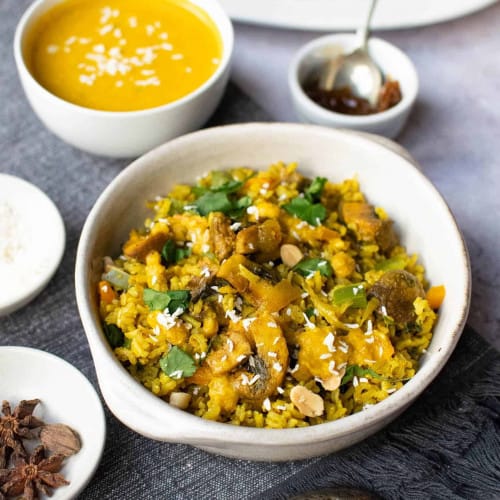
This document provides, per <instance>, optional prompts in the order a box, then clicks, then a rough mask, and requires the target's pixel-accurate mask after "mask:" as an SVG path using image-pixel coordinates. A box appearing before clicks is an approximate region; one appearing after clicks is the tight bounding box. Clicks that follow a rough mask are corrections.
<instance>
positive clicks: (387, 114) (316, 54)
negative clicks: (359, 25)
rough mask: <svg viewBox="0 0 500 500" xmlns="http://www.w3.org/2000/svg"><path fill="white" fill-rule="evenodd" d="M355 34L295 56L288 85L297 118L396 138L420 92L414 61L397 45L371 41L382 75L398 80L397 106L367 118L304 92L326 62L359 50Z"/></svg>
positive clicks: (319, 42) (319, 41) (320, 42)
mask: <svg viewBox="0 0 500 500" xmlns="http://www.w3.org/2000/svg"><path fill="white" fill-rule="evenodd" d="M357 40H358V39H357V37H356V35H352V34H336V35H327V36H323V37H321V38H316V39H314V40H312V41H311V42H309V43H308V44H306V45H304V46H303V47H302V48H301V49H300V50H299V51H298V52H297V53H296V54H295V55H294V57H293V59H292V61H291V63H290V66H289V70H288V86H289V89H290V92H291V96H292V102H293V106H294V109H295V113H296V115H297V117H298V118H299V119H300V120H301V121H303V122H306V123H315V124H318V125H326V126H328V127H334V128H349V129H352V130H361V131H365V132H370V133H372V134H380V135H383V136H386V137H396V136H397V135H398V134H399V132H400V131H401V129H402V128H403V126H404V124H405V123H406V121H407V119H408V116H409V114H410V111H411V109H412V107H413V104H414V102H415V99H416V97H417V93H418V75H417V72H416V70H415V66H414V65H413V63H412V62H411V60H410V59H409V58H408V56H406V55H405V54H404V53H403V52H402V51H401V50H399V49H398V48H397V47H395V46H394V45H392V44H390V43H388V42H386V41H384V40H381V39H379V38H370V40H369V43H368V51H369V53H370V55H371V56H372V57H373V59H374V61H375V62H376V63H377V65H378V66H379V67H380V69H381V71H382V73H383V74H384V75H386V76H390V77H391V78H392V79H393V80H398V81H399V83H400V86H401V93H402V99H401V101H400V102H399V103H398V104H397V105H396V106H394V107H392V108H390V109H388V110H386V111H383V112H381V113H375V114H373V115H366V116H353V115H346V114H342V113H336V112H333V111H330V110H328V109H325V108H323V107H321V106H320V105H319V104H316V103H315V102H314V101H312V100H311V99H310V98H309V97H308V96H307V95H306V94H305V92H304V90H303V89H302V85H303V84H304V82H305V81H306V80H307V78H308V77H309V75H310V74H311V72H314V71H315V70H317V69H318V67H320V66H321V64H322V63H324V61H325V60H326V59H329V58H333V57H336V56H338V55H340V54H346V53H349V52H351V51H352V50H354V49H355V48H356V47H357V45H356V44H357Z"/></svg>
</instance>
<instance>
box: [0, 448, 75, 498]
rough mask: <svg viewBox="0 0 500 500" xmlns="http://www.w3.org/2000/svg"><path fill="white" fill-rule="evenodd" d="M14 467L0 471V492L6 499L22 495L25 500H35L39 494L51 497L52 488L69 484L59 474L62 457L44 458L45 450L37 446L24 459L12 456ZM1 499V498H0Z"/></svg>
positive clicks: (19, 456)
mask: <svg viewBox="0 0 500 500" xmlns="http://www.w3.org/2000/svg"><path fill="white" fill-rule="evenodd" d="M12 460H13V463H14V467H13V468H11V469H0V492H1V493H2V494H3V495H5V496H6V497H17V496H19V495H23V498H24V499H25V500H35V499H37V498H39V494H40V493H44V494H45V495H47V496H51V495H52V488H58V487H59V486H64V485H66V484H69V482H68V481H66V479H64V477H63V476H62V475H61V474H59V471H60V470H61V467H62V466H63V461H64V455H60V454H57V455H51V456H50V457H48V458H45V449H44V447H43V446H42V445H40V446H38V447H37V448H36V449H35V451H34V452H33V453H32V454H31V456H30V457H29V458H28V459H26V458H25V457H23V456H21V455H17V454H14V457H13V459H12ZM0 498H1V497H0Z"/></svg>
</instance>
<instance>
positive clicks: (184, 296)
mask: <svg viewBox="0 0 500 500" xmlns="http://www.w3.org/2000/svg"><path fill="white" fill-rule="evenodd" d="M142 298H143V300H144V303H145V304H146V305H147V306H148V307H149V309H150V310H151V311H163V310H165V309H167V308H168V312H169V313H170V314H174V313H175V311H177V309H179V308H180V309H182V310H183V311H185V310H186V309H187V307H188V304H189V301H190V300H191V292H190V291H189V290H170V291H168V292H158V291H157V290H152V289H151V288H145V289H144V292H143V295H142Z"/></svg>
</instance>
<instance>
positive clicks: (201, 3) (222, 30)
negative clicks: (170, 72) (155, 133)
mask: <svg viewBox="0 0 500 500" xmlns="http://www.w3.org/2000/svg"><path fill="white" fill-rule="evenodd" d="M49 1H50V0H36V1H35V2H33V3H32V4H31V5H30V6H29V7H28V8H27V9H26V11H25V12H24V14H23V15H22V17H21V19H20V20H19V22H18V24H17V27H16V31H15V34H14V44H13V50H14V59H15V61H16V66H17V69H18V72H19V73H22V74H23V75H24V76H25V77H26V78H28V79H29V80H30V82H31V83H32V84H33V85H35V86H36V87H37V88H38V90H39V91H40V92H42V94H44V95H45V96H46V97H47V98H49V99H51V100H53V101H54V102H57V103H58V104H59V105H61V106H66V107H68V108H69V109H72V110H74V111H77V112H79V113H85V114H91V115H95V116H100V117H109V118H111V117H120V118H122V117H127V116H134V117H139V116H148V115H151V114H156V113H160V112H162V111H164V110H166V109H175V108H177V107H179V106H182V105H183V104H184V103H186V102H187V101H190V100H192V99H194V98H196V97H197V96H199V95H200V94H202V93H203V92H205V90H206V89H207V88H209V87H210V86H211V85H213V84H214V83H215V82H216V81H217V80H218V79H219V78H220V77H221V76H222V75H223V74H224V73H225V72H226V70H227V68H228V66H230V64H231V59H232V57H233V48H234V29H233V25H232V23H231V20H230V19H229V17H228V15H227V14H226V12H225V11H224V9H222V7H221V6H220V4H219V2H218V1H210V0H186V1H187V2H188V3H194V4H195V5H197V6H198V7H199V8H200V9H202V10H203V11H204V12H205V13H206V14H207V15H208V16H209V17H210V19H211V20H212V22H213V23H214V24H215V26H216V27H217V30H218V32H219V35H220V37H221V39H222V58H221V61H220V64H219V66H218V67H217V69H216V70H215V72H214V73H213V74H212V75H211V76H210V77H209V78H208V79H207V80H206V81H205V82H203V83H202V84H201V85H200V86H199V87H197V88H196V89H194V90H193V91H192V92H190V93H189V94H186V95H185V96H183V97H181V98H179V99H176V100H175V101H172V102H169V103H167V104H162V105H160V106H155V107H152V108H146V109H139V110H133V111H109V110H102V109H93V108H87V107H85V106H80V105H78V104H74V103H72V102H69V101H66V100H65V99H63V98H61V97H58V96H57V95H55V94H53V93H52V92H50V91H49V90H47V89H46V88H45V87H44V86H43V85H41V84H40V83H38V81H37V80H36V78H34V76H33V75H32V74H31V71H30V70H29V69H28V67H27V65H26V63H25V60H24V56H23V51H22V44H23V41H24V38H25V36H26V27H27V24H28V23H29V22H31V21H32V20H33V19H34V16H35V11H36V10H37V9H38V8H40V7H41V6H42V5H43V4H45V3H48V2H49ZM65 1H66V0H55V1H54V2H53V3H52V2H51V3H52V5H51V6H50V7H49V9H50V8H52V7H54V6H55V5H58V4H60V3H64V2H65ZM205 5H210V8H209V10H207V8H205ZM212 9H213V12H212ZM45 12H47V11H43V12H42V13H40V14H39V15H36V17H35V18H38V17H40V15H42V14H44V13H45ZM213 13H215V17H214V14H213ZM216 18H217V19H216Z"/></svg>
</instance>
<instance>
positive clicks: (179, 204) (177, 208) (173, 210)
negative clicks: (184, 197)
mask: <svg viewBox="0 0 500 500" xmlns="http://www.w3.org/2000/svg"><path fill="white" fill-rule="evenodd" d="M169 200H170V208H169V210H168V215H175V214H181V213H182V212H184V211H185V209H184V205H185V202H184V201H181V200H178V199H177V198H169Z"/></svg>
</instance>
